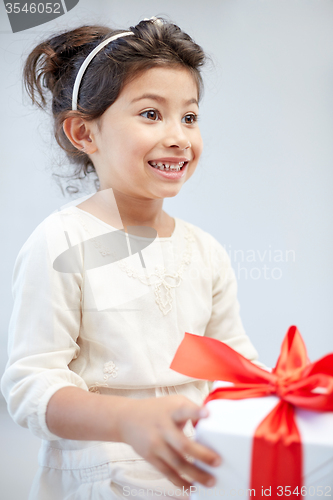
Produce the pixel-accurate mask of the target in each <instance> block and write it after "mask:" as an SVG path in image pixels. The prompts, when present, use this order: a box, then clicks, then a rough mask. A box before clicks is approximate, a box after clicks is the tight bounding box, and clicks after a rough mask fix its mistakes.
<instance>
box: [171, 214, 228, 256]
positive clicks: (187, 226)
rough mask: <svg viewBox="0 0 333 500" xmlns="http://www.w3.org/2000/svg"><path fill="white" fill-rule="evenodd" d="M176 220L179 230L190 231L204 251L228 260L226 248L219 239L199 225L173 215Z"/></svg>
mask: <svg viewBox="0 0 333 500" xmlns="http://www.w3.org/2000/svg"><path fill="white" fill-rule="evenodd" d="M175 219H176V220H177V225H178V227H179V228H180V230H181V231H182V232H183V233H184V232H185V233H186V231H187V232H188V233H190V234H191V235H192V236H193V238H194V240H195V242H196V244H197V246H198V247H199V248H200V249H201V250H202V251H204V252H210V253H211V254H212V256H214V257H218V256H219V257H220V258H221V259H223V260H225V261H228V262H229V261H230V258H229V255H228V253H227V251H226V249H225V248H224V247H223V245H221V243H219V241H218V240H217V239H216V238H215V237H214V236H213V235H212V234H210V233H208V232H207V231H204V230H203V229H201V228H200V227H199V226H196V225H195V224H192V223H191V222H187V221H185V220H183V219H179V218H178V217H175Z"/></svg>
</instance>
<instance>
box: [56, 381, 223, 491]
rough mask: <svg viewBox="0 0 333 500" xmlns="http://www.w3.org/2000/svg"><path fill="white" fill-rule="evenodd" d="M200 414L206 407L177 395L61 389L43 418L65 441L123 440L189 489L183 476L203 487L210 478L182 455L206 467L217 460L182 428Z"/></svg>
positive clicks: (73, 388)
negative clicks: (129, 395) (141, 396)
mask: <svg viewBox="0 0 333 500" xmlns="http://www.w3.org/2000/svg"><path fill="white" fill-rule="evenodd" d="M205 416H208V412H207V410H206V409H201V408H200V407H199V406H197V405H196V404H194V403H192V402H191V401H190V400H188V399H187V398H185V397H183V396H179V395H177V396H166V397H161V398H149V399H142V400H137V399H130V398H125V397H120V396H109V395H98V394H93V393H89V392H88V393H87V392H86V391H84V390H82V389H79V388H75V387H65V388H63V389H60V390H59V391H57V392H56V393H55V394H54V395H53V396H52V397H51V399H50V402H49V404H48V407H47V413H46V422H47V425H48V427H49V429H50V431H51V432H52V433H53V434H56V435H58V436H59V437H62V438H65V439H82V440H98V441H118V442H124V443H127V444H129V445H131V446H132V447H133V448H134V450H135V451H136V452H137V453H138V454H139V455H141V456H142V457H143V458H145V459H146V460H147V461H148V462H150V463H151V464H152V465H154V466H155V467H156V468H157V469H159V470H160V471H161V472H162V473H163V474H165V475H166V476H167V477H168V479H170V480H171V481H173V483H174V484H176V485H177V486H184V487H185V488H189V487H190V486H191V483H190V482H188V481H187V480H186V479H184V477H182V475H184V474H186V475H187V476H188V477H189V478H191V479H192V480H194V481H198V482H199V483H201V484H205V485H208V484H209V483H208V482H209V481H210V480H213V476H211V475H210V474H208V473H206V472H204V471H203V470H202V469H199V468H198V467H197V466H195V465H194V464H192V463H190V462H189V461H187V460H186V459H185V458H184V455H189V456H190V457H192V458H194V459H197V460H200V461H202V462H205V463H207V464H208V465H211V466H217V465H219V464H220V457H219V455H217V453H215V452H214V451H212V450H210V449H208V448H206V447H205V446H202V445H201V444H199V443H196V442H195V441H192V440H190V439H189V438H187V437H186V436H185V435H184V434H183V432H182V429H183V427H184V426H185V424H186V422H187V420H188V419H192V420H193V421H195V420H198V419H199V418H201V417H205ZM210 486H212V484H210Z"/></svg>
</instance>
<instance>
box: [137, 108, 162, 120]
mask: <svg viewBox="0 0 333 500" xmlns="http://www.w3.org/2000/svg"><path fill="white" fill-rule="evenodd" d="M140 115H141V116H143V117H144V118H148V120H153V121H157V120H158V119H159V114H158V112H157V111H156V109H147V111H144V112H143V113H140Z"/></svg>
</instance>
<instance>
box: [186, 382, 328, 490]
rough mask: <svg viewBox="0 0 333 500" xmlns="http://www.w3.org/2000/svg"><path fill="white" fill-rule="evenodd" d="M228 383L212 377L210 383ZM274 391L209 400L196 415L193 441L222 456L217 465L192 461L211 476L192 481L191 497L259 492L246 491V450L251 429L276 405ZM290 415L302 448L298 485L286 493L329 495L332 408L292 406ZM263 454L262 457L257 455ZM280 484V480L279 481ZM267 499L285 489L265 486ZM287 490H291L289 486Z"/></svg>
mask: <svg viewBox="0 0 333 500" xmlns="http://www.w3.org/2000/svg"><path fill="white" fill-rule="evenodd" d="M226 385H232V384H230V383H226V382H214V385H213V389H216V388H217V387H221V386H226ZM278 402H279V399H278V398H277V397H275V396H269V397H264V398H251V399H241V400H228V399H217V400H213V401H209V402H208V403H207V405H206V406H207V408H208V410H209V416H208V417H207V418H202V419H201V420H199V422H198V424H197V426H196V428H195V439H196V441H198V442H200V443H202V444H204V445H206V446H207V447H209V448H212V449H213V450H215V451H216V452H217V453H219V455H221V457H222V464H221V465H220V466H219V467H209V466H207V465H206V464H203V463H201V462H198V461H197V462H196V463H197V464H198V465H200V467H202V468H203V469H205V470H207V471H209V472H210V473H211V474H212V475H214V476H215V478H216V480H217V482H216V485H215V486H214V487H213V488H205V487H204V486H202V485H199V484H198V483H197V484H196V485H195V486H193V487H192V488H191V499H192V500H201V499H207V498H209V497H210V498H223V499H235V498H237V499H245V498H254V497H259V496H260V493H261V492H255V493H256V494H255V495H254V491H253V490H252V491H250V472H251V454H252V443H253V436H254V432H255V430H256V429H257V427H258V425H259V424H260V423H261V422H262V421H263V419H264V418H265V417H266V416H267V415H268V413H270V411H271V410H272V409H273V408H274V407H275V406H276V405H277V403H278ZM295 420H296V423H297V426H298V429H299V432H300V435H301V440H302V450H303V474H304V488H303V490H302V492H301V491H299V494H298V495H297V493H296V492H295V494H291V495H290V498H291V499H296V498H297V499H300V498H304V497H307V498H313V499H316V500H317V499H319V498H320V497H323V499H326V498H332V499H333V412H322V413H320V412H315V411H308V410H302V409H296V410H295ZM264 460H265V457H263V461H264ZM282 486H283V488H285V486H286V485H282ZM265 493H266V494H265V496H267V497H271V498H272V499H277V498H287V496H289V492H288V489H283V490H281V489H280V490H279V492H277V491H275V492H274V491H265ZM291 493H292V492H291Z"/></svg>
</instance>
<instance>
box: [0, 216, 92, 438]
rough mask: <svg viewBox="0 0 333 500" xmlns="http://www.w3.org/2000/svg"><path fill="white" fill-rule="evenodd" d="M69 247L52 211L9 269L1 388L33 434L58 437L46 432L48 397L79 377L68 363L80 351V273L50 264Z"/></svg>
mask: <svg viewBox="0 0 333 500" xmlns="http://www.w3.org/2000/svg"><path fill="white" fill-rule="evenodd" d="M66 249H68V244H67V242H66V238H65V232H64V227H63V221H62V219H61V217H59V216H57V215H51V216H49V217H48V218H47V219H45V220H44V221H43V223H41V224H40V225H39V226H38V227H37V228H36V229H35V231H34V232H33V233H32V234H31V236H30V237H29V238H28V240H27V241H26V242H25V244H24V245H23V247H22V248H21V250H20V252H19V254H18V256H17V259H16V262H15V266H14V271H13V279H12V294H13V298H14V307H13V310H12V315H11V318H10V323H9V342H8V354H9V360H8V363H7V366H6V370H5V373H4V375H3V377H2V380H1V390H2V393H3V395H4V397H5V399H6V400H7V403H8V411H9V413H10V415H11V417H12V418H13V420H14V421H15V422H16V423H18V424H19V425H21V426H23V427H28V428H29V429H30V430H31V432H32V433H33V434H35V435H36V436H38V437H40V438H43V439H47V440H54V439H59V438H58V437H57V436H55V435H54V434H52V433H51V432H49V430H48V428H47V426H46V422H45V414H46V408H47V404H48V401H49V399H50V398H51V396H52V395H53V394H54V393H55V392H56V391H57V390H58V389H60V388H62V387H65V386H77V387H81V388H83V389H85V390H88V387H87V385H86V383H85V382H84V380H83V379H82V378H81V377H80V376H79V375H77V374H76V373H74V372H73V371H71V370H70V369H69V368H68V364H69V363H70V362H71V360H73V359H75V358H76V357H77V356H78V354H79V350H80V349H79V345H78V344H77V342H76V341H77V338H78V335H79V330H80V321H81V310H80V301H81V284H82V275H81V273H61V272H58V271H56V270H55V269H54V268H53V262H54V259H55V257H56V256H57V255H59V254H60V253H61V252H62V251H64V250H66Z"/></svg>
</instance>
